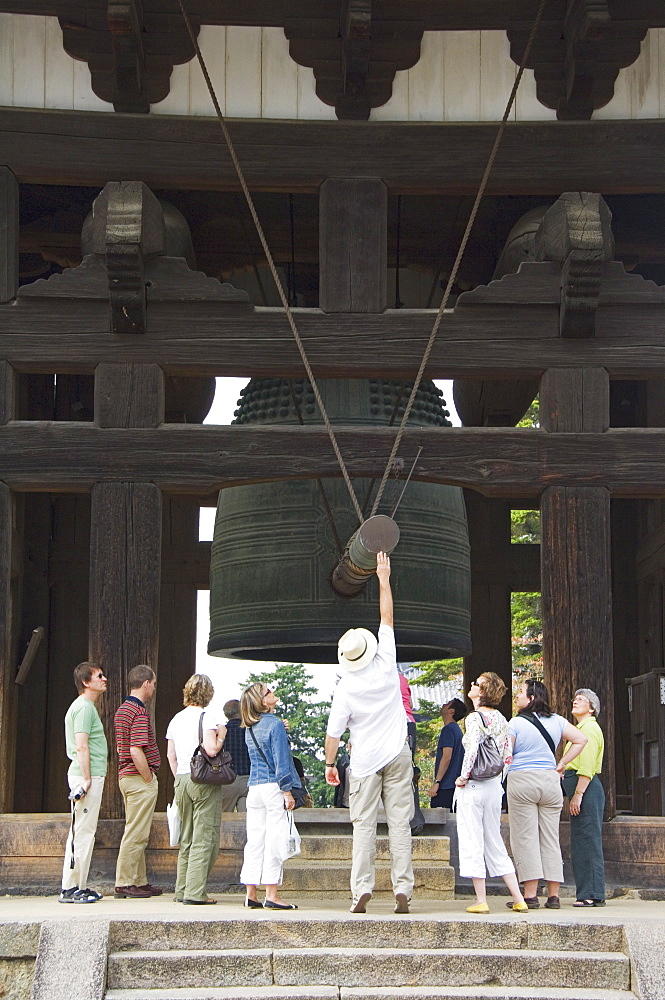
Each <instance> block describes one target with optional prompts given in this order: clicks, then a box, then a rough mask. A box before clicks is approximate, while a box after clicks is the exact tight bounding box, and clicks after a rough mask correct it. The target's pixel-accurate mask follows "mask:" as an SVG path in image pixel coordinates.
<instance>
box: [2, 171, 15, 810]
mask: <svg viewBox="0 0 665 1000" xmlns="http://www.w3.org/2000/svg"><path fill="white" fill-rule="evenodd" d="M3 170H6V168H2V170H0V175H2V171H3ZM0 246H2V243H1V241H0ZM5 247H6V243H5ZM1 281H2V278H1V276H0V282H1ZM15 416H16V373H15V371H14V369H13V368H12V366H11V365H9V364H8V363H7V362H6V361H0V424H6V423H8V422H9V421H10V420H13V419H14V417H15ZM16 514H17V511H16V496H15V494H14V493H13V492H12V491H11V490H10V489H9V487H8V486H7V485H6V483H2V482H0V812H11V811H12V809H13V808H14V763H15V757H16V738H15V735H16V729H15V726H16V685H15V684H14V677H15V676H16V667H17V664H16V662H15V660H16V647H17V640H16V627H15V626H16V597H17V578H16V570H17V566H16V559H17V546H18V539H17V531H16Z"/></svg>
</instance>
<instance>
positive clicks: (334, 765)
mask: <svg viewBox="0 0 665 1000" xmlns="http://www.w3.org/2000/svg"><path fill="white" fill-rule="evenodd" d="M326 767H337V764H326Z"/></svg>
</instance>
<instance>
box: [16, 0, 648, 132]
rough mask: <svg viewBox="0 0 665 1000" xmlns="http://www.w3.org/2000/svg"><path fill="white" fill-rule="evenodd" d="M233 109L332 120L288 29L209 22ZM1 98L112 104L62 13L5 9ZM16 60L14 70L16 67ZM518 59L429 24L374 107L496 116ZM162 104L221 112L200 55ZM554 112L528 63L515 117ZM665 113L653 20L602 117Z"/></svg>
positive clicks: (36, 104) (223, 97)
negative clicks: (65, 38)
mask: <svg viewBox="0 0 665 1000" xmlns="http://www.w3.org/2000/svg"><path fill="white" fill-rule="evenodd" d="M199 41H200V45H201V50H202V52H203V55H204V58H205V59H206V63H207V65H208V67H209V70H210V73H211V77H212V80H213V83H214V85H215V89H216V91H217V95H218V98H219V101H220V106H221V108H222V111H223V112H224V114H226V115H229V116H230V117H239V118H295V119H299V118H300V119H333V118H334V117H335V114H334V111H333V109H332V108H331V107H328V106H327V105H325V104H323V102H322V101H320V100H319V99H318V98H317V96H316V93H315V89H314V75H313V71H312V70H311V69H309V68H307V67H303V66H297V65H296V63H294V62H293V60H292V59H291V58H290V56H289V51H288V42H287V40H286V37H285V35H284V32H283V31H282V29H281V28H274V27H273V28H258V27H238V26H229V27H224V26H223V25H204V26H203V27H202V29H201V33H200V36H199ZM0 65H1V66H2V67H3V72H2V74H0V105H5V106H10V107H11V106H14V107H30V108H62V109H69V108H74V109H77V110H82V111H95V110H106V111H111V110H112V106H111V105H110V104H107V103H105V102H104V101H101V100H100V99H99V98H98V97H96V96H95V94H94V93H93V91H92V89H91V87H90V73H89V70H88V67H87V65H86V64H85V63H84V62H78V61H76V60H74V59H72V58H70V56H68V55H67V54H66V53H65V51H64V49H63V47H62V32H61V29H60V26H59V24H58V20H57V18H55V17H44V16H41V15H28V14H0ZM10 68H11V71H10ZM516 72H517V67H516V66H515V64H514V63H513V62H512V60H511V59H510V54H509V44H508V39H507V36H506V33H505V32H503V31H457V32H443V31H428V32H425V36H424V39H423V45H422V55H421V58H420V60H419V62H418V63H417V64H416V65H415V66H414V67H413V68H412V69H410V70H402V71H400V72H398V73H397V76H396V78H395V84H394V88H393V96H392V98H391V100H390V101H389V102H388V103H387V104H385V105H384V106H383V107H381V108H377V109H376V110H374V111H373V112H372V119H374V120H384V121H386V120H387V121H497V120H499V119H500V118H501V116H502V114H503V111H504V108H505V105H506V102H507V99H508V95H509V93H510V88H511V87H512V84H513V81H514V79H515V74H516ZM153 110H154V111H156V112H160V113H163V114H177V115H210V114H212V113H213V111H212V107H211V103H210V99H209V97H208V93H207V90H206V87H205V83H204V81H203V77H202V74H201V72H200V70H199V67H198V64H197V63H196V61H195V60H193V61H192V62H190V63H186V64H185V65H182V66H176V67H174V70H173V75H172V77H171V92H170V93H169V95H168V97H167V98H166V99H165V100H164V101H161V102H160V103H159V104H156V105H154V106H153ZM554 117H555V115H554V111H551V110H549V109H548V108H545V107H543V105H542V104H540V103H539V102H538V100H537V99H536V88H535V81H534V77H533V73H532V72H531V71H527V72H526V73H525V76H524V80H523V81H522V85H521V87H520V92H519V94H518V97H517V103H516V108H515V112H514V114H513V118H515V119H516V120H518V121H528V120H547V119H552V118H554ZM662 117H665V29H664V28H652V29H651V30H650V31H649V32H648V34H647V37H646V39H645V41H644V42H643V44H642V52H641V55H640V58H639V59H638V60H637V61H636V62H635V63H634V64H633V65H632V66H630V67H628V69H625V70H621V72H620V73H619V78H618V80H617V84H616V89H615V95H614V98H613V100H612V101H611V102H610V103H609V104H608V105H607V106H606V107H605V108H602V109H601V110H600V111H597V112H596V113H595V114H594V118H614V119H630V118H662Z"/></svg>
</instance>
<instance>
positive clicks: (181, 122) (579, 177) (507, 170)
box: [0, 108, 665, 196]
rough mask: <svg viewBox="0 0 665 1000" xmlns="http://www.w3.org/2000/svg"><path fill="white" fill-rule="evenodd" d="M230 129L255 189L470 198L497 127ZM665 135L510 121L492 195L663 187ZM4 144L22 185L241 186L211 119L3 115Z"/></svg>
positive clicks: (12, 111) (241, 123)
mask: <svg viewBox="0 0 665 1000" xmlns="http://www.w3.org/2000/svg"><path fill="white" fill-rule="evenodd" d="M229 127H230V130H231V132H232V135H233V140H234V142H235V144H236V148H237V152H238V156H239V158H240V161H241V163H242V164H243V168H244V170H245V173H246V176H247V181H248V183H249V185H250V187H251V188H252V189H253V190H255V191H257V190H265V191H269V190H272V191H275V190H288V191H299V190H300V191H315V190H316V189H317V188H318V187H319V185H320V184H321V183H322V182H323V181H324V180H325V179H326V177H332V176H335V177H344V176H346V177H362V176H369V177H382V178H383V179H384V181H385V183H386V185H387V186H388V188H389V189H390V190H391V191H392V192H395V193H408V192H414V193H416V192H422V193H432V192H440V193H448V194H459V195H463V194H475V193H476V191H477V189H478V185H479V183H480V179H481V177H482V173H483V170H484V167H485V164H486V162H487V157H488V155H489V152H490V149H491V147H492V142H493V140H494V137H495V135H496V127H497V126H496V123H494V122H491V123H490V122H488V123H471V124H459V123H456V122H445V123H441V122H438V123H436V124H432V123H426V122H316V121H298V122H284V121H273V120H268V119H265V120H236V121H233V120H232V121H230V122H229ZM664 136H665V120H652V121H639V120H634V121H610V120H599V121H592V122H549V121H548V122H513V123H510V124H509V125H508V127H507V129H506V133H505V136H504V139H503V142H502V144H501V149H500V150H499V154H498V157H497V160H496V163H495V165H494V169H493V171H492V175H491V177H490V181H489V185H488V189H487V193H488V194H512V195H535V194H537V195H550V196H551V195H558V194H559V193H560V192H561V191H602V192H603V194H604V195H608V194H617V193H631V194H636V193H639V192H647V193H654V192H659V191H665V171H663V166H662V162H663V161H662V150H663V141H664V138H663V137H664ZM0 143H1V144H2V149H3V158H4V160H5V162H6V164H7V165H8V166H9V167H10V169H11V170H12V171H13V172H14V174H15V175H16V177H17V178H18V180H19V181H20V182H21V183H32V184H85V185H92V186H99V187H102V186H103V185H104V184H106V183H107V181H109V180H117V181H120V180H126V178H127V164H131V169H132V177H133V178H134V179H135V180H142V181H145V183H146V184H149V185H150V186H151V187H153V188H180V189H183V190H196V189H202V190H216V191H219V190H236V189H237V187H238V181H237V178H236V175H235V171H234V169H233V165H232V163H231V160H230V158H229V155H228V153H227V151H226V146H225V144H224V139H223V137H222V134H221V131H220V128H219V125H218V123H217V121H215V120H214V119H211V118H196V117H178V116H174V115H152V114H151V115H150V116H148V117H139V116H136V115H126V114H120V113H118V114H113V115H111V114H106V113H104V112H89V111H50V110H49V111H42V110H33V109H22V108H3V109H2V110H1V111H0ZM599 149H602V150H603V155H602V156H599V155H598V150H599ZM396 150H399V155H395V151H396Z"/></svg>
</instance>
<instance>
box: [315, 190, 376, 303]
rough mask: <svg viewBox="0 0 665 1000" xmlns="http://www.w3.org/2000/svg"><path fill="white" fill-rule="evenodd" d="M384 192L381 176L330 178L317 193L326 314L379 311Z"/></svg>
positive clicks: (321, 280)
mask: <svg viewBox="0 0 665 1000" xmlns="http://www.w3.org/2000/svg"><path fill="white" fill-rule="evenodd" d="M387 220H388V191H387V188H386V185H385V184H384V183H383V181H382V180H381V178H380V177H329V178H328V179H327V180H326V181H324V182H323V184H322V185H321V190H320V193H319V263H320V268H321V272H320V295H319V303H320V306H321V309H323V310H324V312H333V313H334V312H383V310H384V309H385V308H386V301H387V294H388V292H387V288H388V221H387Z"/></svg>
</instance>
